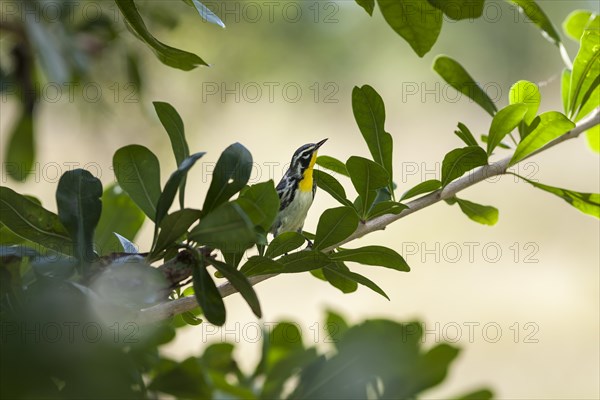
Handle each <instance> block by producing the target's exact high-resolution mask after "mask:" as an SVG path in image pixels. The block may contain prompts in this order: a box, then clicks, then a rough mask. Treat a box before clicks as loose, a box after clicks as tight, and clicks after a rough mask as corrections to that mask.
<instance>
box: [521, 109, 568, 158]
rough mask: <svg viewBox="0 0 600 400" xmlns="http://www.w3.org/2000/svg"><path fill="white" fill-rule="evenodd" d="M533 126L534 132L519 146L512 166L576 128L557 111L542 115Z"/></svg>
mask: <svg viewBox="0 0 600 400" xmlns="http://www.w3.org/2000/svg"><path fill="white" fill-rule="evenodd" d="M531 126H532V128H533V130H532V131H531V132H530V133H529V135H527V137H526V138H525V139H523V140H522V141H521V143H519V145H518V146H517V149H516V150H515V154H513V157H512V159H511V160H510V165H514V164H516V163H518V162H519V161H521V160H523V159H524V158H526V157H528V156H529V155H531V154H532V153H533V152H535V151H536V150H539V149H540V148H542V147H544V145H546V144H548V143H549V142H551V141H552V140H554V139H556V138H558V137H559V136H562V135H564V134H565V133H567V132H568V131H570V130H571V129H573V128H575V124H574V123H573V122H571V121H569V119H568V118H567V117H565V116H564V115H563V114H561V113H559V112H557V111H548V112H546V113H543V114H541V115H540V116H538V117H536V119H535V120H534V121H533V123H532V124H531Z"/></svg>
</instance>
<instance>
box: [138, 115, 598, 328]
mask: <svg viewBox="0 0 600 400" xmlns="http://www.w3.org/2000/svg"><path fill="white" fill-rule="evenodd" d="M596 125H600V107H597V108H596V109H595V110H594V111H593V112H592V113H591V114H590V115H588V116H587V117H586V118H584V119H582V120H581V121H579V123H578V124H577V126H576V127H575V128H573V129H572V130H570V131H569V132H567V133H565V134H564V135H562V136H560V137H558V138H557V139H555V140H553V141H551V142H550V143H547V144H546V145H545V146H543V147H542V148H540V149H538V150H537V151H534V152H533V153H531V154H529V155H528V156H527V157H525V158H524V159H522V160H521V161H523V160H525V159H527V158H529V157H532V156H534V155H536V154H538V153H541V152H543V151H546V150H548V149H549V148H551V147H554V146H556V145H557V144H559V143H562V142H564V141H566V140H569V139H573V138H576V137H577V136H579V135H580V134H581V133H583V132H585V131H586V130H588V129H590V128H592V127H594V126H596ZM511 158H512V156H511V157H507V158H503V159H502V160H500V161H497V162H494V163H492V164H489V165H485V166H483V167H480V168H478V169H475V170H474V171H472V172H471V173H469V174H467V175H465V176H463V177H462V178H460V179H457V180H455V181H454V182H451V183H450V184H448V185H447V186H446V187H444V188H443V189H440V190H436V191H435V192H432V193H430V194H428V195H426V196H423V197H420V198H418V199H416V200H413V201H410V202H408V203H406V205H407V206H408V208H407V209H405V210H403V211H402V212H401V213H400V214H397V215H394V214H386V215H382V216H380V217H377V218H374V219H372V220H369V221H367V222H365V223H362V224H360V225H359V226H358V228H357V229H356V231H355V232H354V233H353V234H352V235H350V236H349V237H348V238H346V239H344V240H343V241H341V242H340V243H337V244H335V245H333V246H330V247H328V248H326V249H323V252H329V251H331V250H333V249H335V248H336V247H339V246H342V245H343V244H345V243H348V242H351V241H353V240H355V239H358V238H361V237H363V236H364V235H366V234H368V233H371V232H374V231H377V230H382V229H384V228H385V227H386V226H388V225H389V224H391V223H392V222H395V221H397V220H399V219H402V218H404V217H406V216H408V215H410V214H412V213H414V212H417V211H419V210H422V209H424V208H426V207H429V206H431V205H433V204H435V203H438V202H440V201H442V200H446V199H449V198H451V197H453V196H454V195H456V194H457V193H458V192H460V191H462V190H464V189H466V188H468V187H471V186H473V185H475V184H477V183H479V182H482V181H484V180H486V179H488V178H490V177H492V176H496V175H502V174H504V173H506V170H507V169H508V167H509V166H510V160H511ZM521 161H520V162H521ZM274 276H277V274H271V275H259V276H253V277H250V278H249V281H250V283H251V284H252V285H256V284H258V283H260V282H262V281H265V280H267V279H270V278H272V277H274ZM219 292H220V293H221V297H227V296H229V295H232V294H234V293H237V289H236V288H235V287H233V285H231V283H229V282H227V283H224V284H222V285H221V286H219ZM196 307H198V303H197V302H196V298H195V297H194V296H187V297H182V298H180V299H177V300H173V301H170V302H167V303H162V304H159V305H156V306H153V307H150V308H146V309H144V310H141V311H140V312H139V314H138V322H139V323H150V322H156V321H160V320H163V319H167V318H170V317H172V316H174V315H177V314H181V313H183V312H186V311H190V310H192V309H194V308H196Z"/></svg>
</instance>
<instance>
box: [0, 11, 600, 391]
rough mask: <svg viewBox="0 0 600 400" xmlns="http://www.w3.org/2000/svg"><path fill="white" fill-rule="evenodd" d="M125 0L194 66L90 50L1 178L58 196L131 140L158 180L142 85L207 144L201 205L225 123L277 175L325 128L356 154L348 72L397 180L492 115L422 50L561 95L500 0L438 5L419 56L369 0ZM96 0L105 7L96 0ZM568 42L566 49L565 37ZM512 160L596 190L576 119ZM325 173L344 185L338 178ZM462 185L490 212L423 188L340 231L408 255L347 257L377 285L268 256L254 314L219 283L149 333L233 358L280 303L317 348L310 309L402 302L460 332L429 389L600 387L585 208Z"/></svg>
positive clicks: (403, 307) (533, 31)
mask: <svg viewBox="0 0 600 400" xmlns="http://www.w3.org/2000/svg"><path fill="white" fill-rule="evenodd" d="M139 3H140V8H141V11H142V14H144V12H155V13H156V12H158V13H160V12H161V9H165V8H168V9H170V10H171V11H173V10H175V11H176V12H175V14H177V15H179V20H178V21H177V25H176V26H175V27H174V29H170V30H169V29H164V25H156V26H150V28H151V30H152V31H153V32H154V33H155V34H156V36H157V37H159V38H160V39H161V40H163V41H164V42H166V43H168V44H172V45H174V46H176V47H179V48H183V49H186V50H189V51H193V52H195V53H197V54H199V55H200V56H201V57H202V58H203V59H204V60H206V61H207V62H208V63H210V64H211V67H209V68H207V67H201V68H197V69H196V70H193V71H191V72H182V71H179V70H174V69H170V68H168V67H166V66H164V65H162V64H160V63H159V62H158V61H157V60H156V59H155V58H154V56H153V55H152V54H151V52H150V51H149V50H148V49H147V48H145V47H143V45H142V44H139V46H137V48H136V50H137V53H138V55H139V57H140V58H141V60H142V63H141V73H142V77H143V87H142V89H141V91H139V92H138V91H132V90H131V87H129V86H127V84H128V78H127V76H126V75H125V74H123V73H121V72H118V71H120V70H123V68H120V67H121V66H123V63H124V62H125V61H124V54H123V53H119V52H118V51H107V52H105V53H103V54H102V55H101V56H100V57H99V58H98V59H97V60H95V63H94V64H93V77H94V81H93V83H94V85H92V86H93V87H91V86H90V87H89V88H88V89H87V90H88V92H86V91H84V90H83V88H82V90H81V91H79V90H76V96H75V98H74V99H70V98H69V95H68V91H67V90H66V89H65V90H64V91H63V92H62V93H59V94H60V95H59V96H58V98H56V96H54V95H51V93H50V92H48V93H47V94H46V95H44V94H42V96H41V98H40V105H41V107H39V109H38V118H37V121H38V122H37V127H36V135H37V138H38V142H37V152H38V159H37V162H38V163H37V164H36V169H35V171H34V173H33V174H32V175H31V176H30V177H29V179H28V181H27V182H25V183H24V184H17V183H15V182H13V181H11V180H10V179H9V178H8V177H7V176H6V173H5V171H3V172H2V185H7V186H10V187H12V188H14V189H15V190H17V191H19V192H21V193H27V194H33V195H35V196H37V197H39V198H40V199H41V200H42V202H43V204H44V206H45V207H47V208H49V209H51V210H56V206H55V201H54V190H55V187H56V183H57V182H58V178H59V175H60V173H62V172H64V171H66V170H67V169H68V168H69V166H79V167H85V168H86V169H88V170H90V171H91V172H92V173H94V174H95V175H96V176H98V177H99V178H101V180H102V182H103V183H104V184H105V185H107V184H109V183H112V182H114V181H115V179H114V175H113V173H112V170H111V167H110V165H111V159H112V154H113V153H114V152H115V151H116V150H117V149H118V148H119V147H121V146H124V145H127V144H132V143H138V144H143V145H144V146H147V147H149V148H150V149H151V150H152V151H153V152H155V153H156V154H157V155H158V157H159V159H160V160H161V167H162V170H161V172H162V176H163V183H164V182H165V180H166V177H167V176H168V175H169V174H170V172H171V171H172V170H173V169H174V168H175V161H174V158H173V156H172V154H171V149H170V145H169V142H168V138H167V135H166V134H165V133H164V131H163V128H162V127H161V125H160V123H159V121H158V120H157V118H156V117H155V115H154V112H153V110H152V104H151V102H152V101H157V100H160V101H168V102H170V103H171V104H172V105H173V106H175V107H176V108H177V110H178V111H179V112H180V114H181V115H182V117H183V119H184V122H185V126H186V134H187V137H188V142H189V145H190V149H191V150H192V151H206V152H208V154H207V155H206V156H205V157H204V158H203V159H202V160H200V162H199V165H198V167H196V168H195V169H194V170H192V172H191V173H190V178H189V181H188V190H187V203H188V205H190V206H195V207H197V208H200V207H201V205H202V202H203V197H204V193H205V192H206V189H207V188H208V184H209V182H210V171H211V170H212V166H213V165H214V162H215V161H216V160H217V158H218V156H219V154H220V152H221V151H222V150H223V149H224V148H225V147H226V146H228V145H229V144H231V143H233V142H236V141H239V142H241V143H242V144H244V145H245V146H246V147H248V148H249V149H250V151H251V152H252V154H253V156H254V161H255V164H256V165H255V169H254V172H253V176H252V181H253V182H258V181H264V180H267V179H274V180H275V181H278V180H279V179H280V178H281V176H282V174H283V172H284V169H285V166H286V164H287V163H289V159H290V157H291V155H292V153H293V151H294V150H295V149H296V148H297V147H299V146H300V145H302V144H304V143H309V142H314V141H317V140H320V139H323V138H326V137H327V138H329V141H328V142H327V144H326V145H325V146H324V147H323V148H322V151H321V154H327V155H331V156H334V157H336V158H339V159H341V160H346V159H347V158H348V157H349V156H351V155H362V156H368V150H367V147H366V145H365V144H364V142H363V140H362V138H361V135H360V132H359V130H358V128H357V127H356V124H355V122H354V118H353V115H352V108H351V91H352V88H353V87H354V86H355V85H363V84H369V85H371V86H373V87H374V88H375V89H376V90H377V91H378V92H379V93H380V94H381V95H382V97H383V99H384V100H385V103H386V111H387V120H386V128H387V130H388V131H389V132H390V133H391V134H392V136H393V138H394V146H395V148H394V167H395V181H396V182H397V184H398V187H399V188H398V193H399V194H400V193H402V192H403V191H405V190H407V189H409V188H410V187H412V186H414V185H416V184H417V183H419V182H421V181H423V180H426V179H434V178H436V177H439V175H440V166H441V160H442V159H443V157H444V154H446V153H447V152H448V151H450V150H452V149H453V148H456V147H460V146H461V142H460V141H459V139H458V138H456V137H455V136H454V135H453V134H452V132H453V130H454V128H455V126H456V124H457V123H458V122H459V121H461V122H463V123H465V124H466V125H467V126H468V127H469V128H470V129H471V130H472V131H473V132H474V133H477V134H482V133H487V128H488V126H489V123H490V118H489V116H488V115H487V114H486V113H485V112H484V111H483V110H482V109H480V108H479V107H478V106H477V105H476V104H474V103H472V102H471V101H470V100H469V99H468V98H466V97H465V96H462V97H461V96H459V95H458V94H457V93H456V92H455V91H454V90H453V89H451V88H449V87H447V86H446V85H445V84H444V82H442V81H441V80H440V79H439V78H438V76H437V75H436V74H435V73H434V72H433V71H432V69H431V65H432V63H433V60H434V58H435V56H436V55H439V54H446V55H449V56H451V57H453V58H455V59H456V60H458V61H459V62H461V63H462V65H463V66H465V68H466V69H467V70H468V71H469V72H470V73H471V74H472V75H473V76H474V77H475V79H476V80H478V81H479V82H480V83H481V85H482V86H484V87H485V88H487V89H488V93H489V94H490V96H491V97H492V98H493V99H494V100H495V102H496V104H497V105H498V107H499V108H500V107H502V106H504V105H506V104H507V101H508V99H507V96H508V89H509V88H510V86H511V85H512V84H513V83H514V82H516V81H517V80H520V79H526V80H530V81H532V82H536V83H538V84H539V86H540V91H541V93H542V105H541V108H540V111H541V112H542V111H548V110H561V109H562V106H561V100H560V74H561V71H562V69H563V64H562V61H561V58H560V55H559V53H558V51H557V49H556V47H554V46H553V45H552V44H550V43H549V42H547V41H546V40H545V39H544V38H543V37H542V36H541V35H540V33H539V30H538V29H537V28H536V27H535V26H534V25H533V24H532V23H530V22H529V21H528V20H526V18H525V17H524V16H523V15H521V14H519V13H518V12H517V9H516V8H515V7H513V6H511V5H509V4H508V3H506V2H503V1H488V2H486V8H485V12H484V17H483V18H480V19H477V20H475V21H462V22H453V21H450V20H446V21H445V23H444V26H443V30H442V33H441V36H440V38H439V40H438V42H437V43H436V45H435V46H434V47H433V49H432V51H431V52H430V53H429V54H428V55H426V56H425V57H423V58H418V57H417V56H416V55H415V54H414V53H413V52H412V50H411V49H410V47H409V45H408V44H407V43H406V42H405V41H403V40H402V39H401V38H400V37H399V36H398V35H397V34H396V33H395V32H394V31H392V29H391V28H389V26H387V24H386V23H385V21H384V20H383V18H382V17H381V14H380V13H379V11H378V10H377V8H376V11H375V13H374V16H373V17H372V18H370V17H369V16H368V15H367V14H366V13H365V12H364V10H362V9H361V8H360V7H358V6H357V5H356V4H355V2H354V1H350V0H348V1H319V2H316V1H302V2H278V1H276V2H270V3H269V2H261V1H259V2H256V1H247V2H243V1H227V2H213V3H211V2H206V4H207V5H208V6H209V7H211V8H212V9H213V10H214V11H215V13H216V14H217V15H219V16H220V17H221V19H222V20H223V21H224V23H225V24H226V26H227V28H226V29H221V28H219V27H217V26H216V25H211V24H208V23H205V22H203V21H201V20H200V19H199V18H198V15H197V14H195V12H194V11H193V9H191V8H189V7H186V6H185V4H183V3H181V4H179V3H180V2H168V1H167V2H165V1H151V2H139ZM538 3H539V4H540V5H541V6H542V8H543V9H544V10H545V12H546V13H547V14H548V16H549V17H550V19H551V20H552V21H553V22H554V24H555V25H556V26H558V27H559V28H560V24H561V23H562V20H563V19H564V18H565V17H566V16H567V15H568V13H569V12H571V11H572V10H575V9H578V8H585V9H591V10H595V11H596V12H597V11H598V7H599V6H598V3H597V2H595V1H571V0H569V1H560V0H546V1H542V0H540V1H538ZM102 7H103V9H104V10H111V9H112V10H113V12H114V13H116V7H115V6H114V5H111V4H108V2H106V3H104V4H102ZM115 15H116V14H112V15H111V16H112V17H114V18H117V17H118V16H116V17H115ZM123 34H124V35H128V33H127V32H124V33H123ZM129 36H130V37H129V38H128V40H131V42H132V43H134V44H135V43H136V40H135V38H133V37H132V36H131V35H129ZM3 42H4V40H0V44H2V43H3ZM565 42H566V45H567V49H568V51H569V54H570V55H571V57H572V58H573V57H574V56H575V53H576V49H577V46H576V44H575V43H572V42H569V40H568V39H566V38H565ZM4 50H6V49H3V51H4ZM98 88H100V92H98V90H97V89H98ZM0 106H1V108H0V111H1V119H0V135H1V140H0V144H1V145H2V146H3V148H4V146H6V145H7V140H8V135H9V132H10V130H11V128H12V125H13V123H14V116H15V113H16V110H17V103H16V102H15V100H14V98H12V97H11V96H9V95H6V94H3V97H2V101H1V103H0ZM2 154H4V150H3V149H2ZM502 156H503V153H501V152H498V154H497V155H496V157H502ZM515 168H516V169H518V172H519V173H521V174H522V175H524V176H525V177H528V178H529V179H534V180H537V181H539V182H542V183H546V184H549V185H554V186H559V187H566V188H569V189H573V190H577V191H582V192H598V191H600V159H599V158H598V155H597V154H593V153H592V152H591V151H590V150H589V149H588V148H587V145H586V141H585V138H583V137H581V138H579V139H577V140H572V141H569V142H567V143H564V144H561V145H560V146H559V147H557V148H554V149H552V150H550V151H547V152H545V153H543V154H542V155H540V156H537V157H535V158H534V159H531V160H529V161H527V162H525V163H524V164H522V165H520V166H518V167H515ZM342 182H343V183H344V184H345V186H346V189H347V191H348V192H350V193H352V189H351V185H349V182H346V181H343V180H342ZM460 197H462V198H466V199H468V200H471V201H475V202H478V203H481V204H489V205H493V206H495V207H497V208H499V209H500V220H499V222H498V224H497V225H496V226H495V227H487V226H482V225H478V224H476V223H474V222H472V221H470V220H469V219H467V218H466V216H464V215H463V214H462V213H461V212H460V210H459V209H458V207H456V206H454V207H450V206H448V205H446V204H437V205H435V206H433V207H430V208H428V209H426V210H423V211H422V212H419V213H416V214H413V215H411V216H410V217H408V218H406V219H403V220H401V221H399V222H398V223H395V224H393V225H391V226H390V227H388V228H387V229H386V230H385V231H383V232H377V233H374V234H371V235H369V236H367V237H365V238H363V239H360V240H358V241H356V242H354V243H352V245H353V246H361V245H367V244H380V245H385V246H389V247H392V248H394V249H396V250H397V251H398V252H400V253H402V254H404V256H405V258H406V260H407V261H408V263H409V264H410V265H411V268H412V271H411V272H410V273H398V272H396V271H390V270H386V269H378V268H375V267H367V266H357V265H352V266H351V269H355V270H358V269H360V270H361V273H364V274H365V275H367V276H369V277H370V278H371V279H373V280H374V281H375V282H377V283H378V284H380V286H381V287H382V288H383V289H384V290H385V291H386V292H387V293H388V294H389V296H390V298H391V301H387V300H385V299H384V298H382V297H380V296H378V295H376V294H374V293H372V292H370V291H369V290H367V289H364V288H359V290H358V291H357V292H356V293H353V294H349V295H344V294H342V293H340V292H338V291H337V290H336V289H334V288H333V287H331V286H329V285H327V284H326V283H324V282H321V281H319V280H317V279H315V278H313V277H312V276H310V275H309V274H300V275H288V276H281V277H277V278H275V279H271V280H268V281H266V282H264V283H261V284H260V285H259V286H258V287H257V293H258V295H259V298H260V300H261V302H262V305H263V312H264V318H263V320H262V321H258V320H256V319H255V318H254V317H253V315H252V314H251V313H250V312H249V309H248V308H247V306H246V305H245V303H244V302H243V300H241V298H240V297H239V296H236V295H234V296H231V297H229V298H227V300H226V306H227V310H228V323H227V324H226V325H225V326H224V327H223V328H220V329H217V328H214V327H212V326H210V325H208V324H202V325H200V326H197V327H189V328H184V329H183V330H180V331H179V332H178V336H177V338H176V340H175V341H174V342H172V343H170V344H169V345H168V346H166V347H165V348H164V351H165V353H167V354H168V355H170V356H172V357H175V358H177V359H181V358H184V357H186V356H187V355H192V354H198V353H199V352H200V349H202V348H203V347H205V346H206V343H208V342H214V341H219V340H229V341H235V342H238V343H239V347H238V349H237V352H238V354H239V356H240V357H238V358H239V359H241V360H242V363H243V364H245V365H242V366H243V367H244V366H245V367H250V366H251V365H254V363H255V362H256V360H257V357H258V354H259V344H258V343H257V329H256V328H257V327H258V326H259V325H260V324H269V323H273V322H276V321H279V320H282V319H286V320H293V321H297V322H299V323H300V324H301V328H302V331H303V333H304V336H305V339H306V340H309V341H311V342H314V343H316V344H317V345H319V346H323V348H328V346H329V344H328V343H327V338H326V336H325V330H324V326H323V323H322V320H323V315H324V313H323V311H324V310H325V309H333V310H336V311H338V312H340V313H342V314H343V315H345V316H347V317H348V319H349V320H350V321H352V322H358V321H360V320H363V319H367V318H377V317H386V318H392V319H396V320H414V319H419V320H421V321H423V322H424V324H425V329H426V335H425V338H426V342H427V345H428V346H430V345H432V344H434V343H435V342H438V341H442V340H446V341H451V342H455V343H456V344H458V345H460V346H461V347H462V348H463V352H462V354H461V356H460V358H459V360H458V361H457V362H456V363H455V365H454V368H452V369H451V373H450V375H449V377H448V379H447V381H446V382H445V383H444V384H443V385H442V386H440V387H439V388H436V389H435V391H434V390H432V391H431V392H429V393H428V396H427V397H428V398H432V399H433V398H445V397H447V396H449V395H452V394H456V393H460V392H463V391H465V390H467V389H472V388H476V387H478V386H481V385H489V386H491V387H492V388H493V389H494V390H495V391H496V394H497V396H498V398H502V399H597V398H599V397H600V380H599V376H600V345H599V343H600V341H599V340H598V339H599V333H600V325H599V324H600V317H599V315H600V283H599V281H600V279H599V278H600V277H599V270H600V269H599V266H600V248H599V244H598V243H600V224H599V222H598V220H596V219H594V218H592V217H589V216H586V215H584V214H581V213H579V212H578V211H577V210H575V209H573V208H571V207H569V206H568V205H566V204H565V203H564V202H563V201H562V200H560V199H558V198H556V197H553V196H551V195H550V194H548V193H545V192H541V191H538V190H536V189H534V188H533V187H531V186H529V185H527V184H526V183H524V182H519V181H517V180H516V179H515V178H513V177H511V176H506V177H502V178H497V179H492V180H489V181H488V182H484V183H482V184H479V185H477V186H476V187H473V188H470V189H468V190H467V191H465V192H464V193H462V194H461V195H460ZM335 205H336V203H335V202H334V200H332V199H331V198H330V197H329V196H328V195H327V194H326V193H324V192H319V193H318V195H317V198H316V201H315V204H314V206H313V209H312V210H311V212H310V214H309V217H308V220H307V222H306V225H305V229H307V230H309V231H314V230H315V228H316V223H317V218H318V216H319V215H320V212H322V211H323V210H325V209H327V208H329V207H333V206H335ZM151 235H152V232H151V226H150V224H146V225H145V226H144V228H143V230H142V232H141V234H140V235H139V237H138V238H137V240H136V242H137V243H138V244H139V245H140V246H141V248H142V249H143V248H144V247H147V246H149V244H150V241H151ZM367 269H369V270H368V271H367Z"/></svg>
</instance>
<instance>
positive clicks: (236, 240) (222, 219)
mask: <svg viewBox="0 0 600 400" xmlns="http://www.w3.org/2000/svg"><path fill="white" fill-rule="evenodd" d="M188 238H189V239H191V240H194V241H196V242H198V243H200V244H203V245H206V246H209V247H213V248H216V249H220V250H223V251H227V252H236V251H243V250H245V249H247V248H248V247H250V246H251V245H252V244H253V243H254V239H255V233H254V224H253V223H252V221H251V220H250V218H249V217H248V216H247V215H246V213H244V211H243V210H242V208H241V207H240V206H239V205H237V204H235V203H225V204H222V205H221V206H219V207H218V208H216V209H215V210H214V211H212V212H211V213H210V214H208V215H206V216H205V217H203V218H202V219H200V223H199V224H198V225H197V226H196V227H195V228H194V229H192V231H191V232H190V233H189V235H188Z"/></svg>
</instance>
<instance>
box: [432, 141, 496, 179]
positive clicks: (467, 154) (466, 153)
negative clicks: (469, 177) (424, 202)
mask: <svg viewBox="0 0 600 400" xmlns="http://www.w3.org/2000/svg"><path fill="white" fill-rule="evenodd" d="M487 162H488V158H487V154H486V153H485V150H483V149H482V148H481V147H479V146H468V147H463V148H460V149H454V150H452V151H451V152H449V153H448V154H446V156H445V157H444V161H443V162H442V182H441V183H442V187H445V186H446V185H448V184H449V183H450V182H452V181H453V180H455V179H456V178H460V177H461V176H463V175H464V174H465V173H466V172H468V171H471V170H472V169H474V168H477V167H480V166H482V165H486V164H487Z"/></svg>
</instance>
